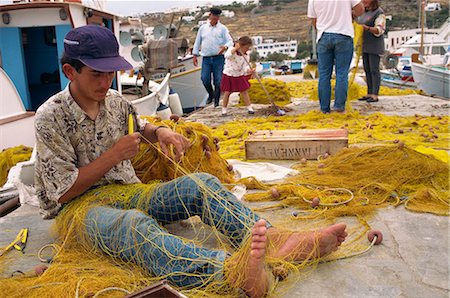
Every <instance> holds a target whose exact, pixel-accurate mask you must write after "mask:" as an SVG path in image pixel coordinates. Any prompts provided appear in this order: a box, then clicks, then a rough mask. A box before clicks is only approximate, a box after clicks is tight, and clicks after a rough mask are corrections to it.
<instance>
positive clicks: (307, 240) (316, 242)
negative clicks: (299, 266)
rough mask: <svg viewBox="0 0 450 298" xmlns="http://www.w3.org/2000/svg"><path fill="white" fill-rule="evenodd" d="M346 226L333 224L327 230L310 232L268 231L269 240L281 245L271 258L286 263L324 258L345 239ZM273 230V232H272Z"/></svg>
mask: <svg viewBox="0 0 450 298" xmlns="http://www.w3.org/2000/svg"><path fill="white" fill-rule="evenodd" d="M346 227H347V226H346V225H345V224H343V223H340V224H335V225H332V226H329V227H327V228H324V229H321V230H318V231H311V232H292V233H290V234H287V233H286V232H280V231H278V230H276V229H270V230H269V232H268V234H269V238H272V236H273V239H274V240H275V242H278V243H281V245H276V243H275V245H276V246H277V248H278V249H277V251H275V252H274V253H273V254H272V256H273V257H275V258H282V259H285V260H287V261H303V260H308V259H315V258H320V257H324V256H326V255H327V254H329V253H331V252H333V251H335V250H337V249H338V247H339V246H340V245H341V244H342V242H344V240H345V237H347V232H346V231H345V229H346ZM272 230H273V231H272Z"/></svg>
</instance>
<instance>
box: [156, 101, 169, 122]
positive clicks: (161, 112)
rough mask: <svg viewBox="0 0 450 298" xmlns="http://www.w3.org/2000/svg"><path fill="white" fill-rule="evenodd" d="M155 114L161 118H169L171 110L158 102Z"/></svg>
mask: <svg viewBox="0 0 450 298" xmlns="http://www.w3.org/2000/svg"><path fill="white" fill-rule="evenodd" d="M156 115H158V116H159V117H160V118H161V119H162V120H169V119H170V115H172V111H171V110H170V108H169V107H168V106H166V105H163V104H160V105H159V107H158V109H156Z"/></svg>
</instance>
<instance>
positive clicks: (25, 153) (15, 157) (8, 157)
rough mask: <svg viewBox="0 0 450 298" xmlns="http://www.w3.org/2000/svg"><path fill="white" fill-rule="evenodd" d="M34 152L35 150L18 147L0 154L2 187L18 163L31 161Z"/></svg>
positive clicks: (0, 181)
mask: <svg viewBox="0 0 450 298" xmlns="http://www.w3.org/2000/svg"><path fill="white" fill-rule="evenodd" d="M32 151H33V148H30V147H26V146H17V147H12V148H8V149H5V150H3V151H2V152H0V187H1V186H3V184H5V182H6V179H7V178H8V172H9V170H10V169H11V168H12V167H13V166H15V165H16V164H17V163H19V162H22V161H27V160H29V159H30V157H31V152H32Z"/></svg>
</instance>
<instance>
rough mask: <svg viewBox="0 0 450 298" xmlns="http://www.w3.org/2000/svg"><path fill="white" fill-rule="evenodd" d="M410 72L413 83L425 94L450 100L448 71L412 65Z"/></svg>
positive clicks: (428, 66)
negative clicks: (411, 72)
mask: <svg viewBox="0 0 450 298" xmlns="http://www.w3.org/2000/svg"><path fill="white" fill-rule="evenodd" d="M412 71H413V76H414V81H415V82H416V83H417V85H418V87H419V88H420V89H422V90H423V91H425V92H426V93H427V94H430V95H437V96H440V97H444V98H447V99H449V98H450V92H449V89H450V70H448V69H444V68H442V67H433V66H430V65H424V64H418V63H413V64H412Z"/></svg>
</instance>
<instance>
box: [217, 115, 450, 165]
mask: <svg viewBox="0 0 450 298" xmlns="http://www.w3.org/2000/svg"><path fill="white" fill-rule="evenodd" d="M319 128H342V129H346V130H348V133H349V135H348V141H349V144H351V145H352V144H367V145H368V144H373V145H376V144H393V143H394V142H400V141H401V142H403V143H405V145H406V146H408V147H409V148H416V147H417V146H419V145H422V146H425V147H427V148H435V149H443V150H449V149H450V146H449V142H450V137H449V117H448V116H421V115H415V116H403V117H401V116H388V115H384V114H381V113H374V114H371V115H362V114H361V113H359V112H357V111H349V112H346V113H345V114H339V113H333V114H327V115H324V114H322V113H321V112H319V111H310V112H308V113H304V114H298V115H294V116H283V117H282V118H280V117H275V116H271V117H264V118H251V119H240V120H235V121H230V122H227V123H226V124H223V125H220V126H218V127H216V128H214V129H213V134H214V136H216V137H217V138H219V140H220V145H221V149H220V154H221V156H222V157H223V158H225V159H244V158H245V144H244V143H245V142H244V141H245V139H246V138H247V137H248V136H250V135H251V134H252V133H254V132H256V131H257V130H283V129H319Z"/></svg>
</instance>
